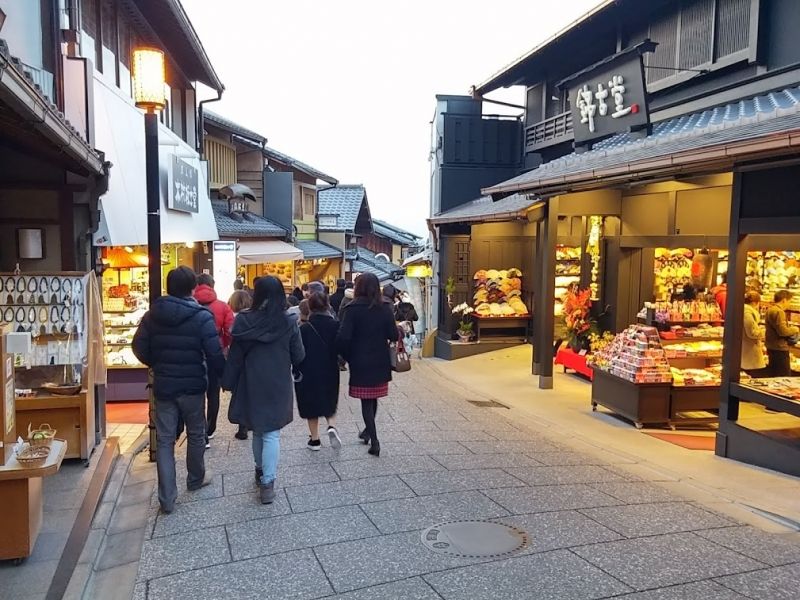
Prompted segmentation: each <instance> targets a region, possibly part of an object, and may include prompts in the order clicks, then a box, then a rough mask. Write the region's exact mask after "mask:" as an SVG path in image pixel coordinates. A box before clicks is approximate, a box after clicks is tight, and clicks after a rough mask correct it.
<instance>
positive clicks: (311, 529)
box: [227, 506, 380, 560]
mask: <svg viewBox="0 0 800 600" xmlns="http://www.w3.org/2000/svg"><path fill="white" fill-rule="evenodd" d="M227 530H228V539H229V540H230V547H231V552H232V553H233V560H243V559H247V558H255V557H257V556H265V555H267V554H278V553H280V552H287V551H289V550H300V549H302V548H308V547H311V546H318V545H321V544H335V543H338V542H346V541H349V540H357V539H361V538H368V537H374V536H376V535H380V532H379V531H378V530H377V529H375V526H374V525H373V524H372V523H371V522H370V520H369V519H368V518H367V516H366V515H365V514H364V513H363V511H362V510H361V509H360V508H358V506H344V507H340V508H329V509H325V510H318V511H314V512H307V513H301V514H293V515H283V516H280V517H272V518H270V519H259V520H257V521H248V522H247V523H235V524H233V525H228V526H227Z"/></svg>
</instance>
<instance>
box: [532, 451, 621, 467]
mask: <svg viewBox="0 0 800 600" xmlns="http://www.w3.org/2000/svg"><path fill="white" fill-rule="evenodd" d="M533 456H534V457H535V458H536V460H538V461H539V462H540V463H542V464H543V465H550V466H559V465H606V464H609V463H608V461H605V460H603V459H602V458H599V457H597V456H592V455H591V454H585V453H583V452H572V451H568V452H536V453H534V454H533Z"/></svg>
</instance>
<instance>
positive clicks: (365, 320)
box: [337, 273, 398, 456]
mask: <svg viewBox="0 0 800 600" xmlns="http://www.w3.org/2000/svg"><path fill="white" fill-rule="evenodd" d="M397 340H398V333H397V323H395V320H394V314H393V313H392V308H391V306H390V305H389V304H388V303H385V302H384V301H383V299H382V298H381V287H380V283H378V278H377V277H375V275H373V274H371V273H363V274H361V275H359V276H358V279H356V287H355V298H354V299H353V301H352V302H351V303H350V304H348V305H347V306H346V307H345V308H344V310H343V313H342V324H341V327H340V329H339V336H338V337H337V345H338V347H339V352H340V353H341V355H342V356H343V357H344V358H345V360H347V362H348V364H349V365H350V396H351V397H352V398H359V399H360V400H361V414H362V416H363V417H364V425H365V426H366V429H365V430H364V431H363V432H362V433H361V434H360V435H359V437H360V438H361V439H362V440H364V443H371V446H370V449H369V453H370V454H372V455H374V456H380V453H381V445H380V442H379V441H378V432H377V430H376V429H375V414H376V412H377V410H378V398H384V397H386V396H388V395H389V382H390V381H391V380H392V364H391V358H390V355H389V343H390V342H396V341H397Z"/></svg>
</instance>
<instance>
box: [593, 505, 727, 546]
mask: <svg viewBox="0 0 800 600" xmlns="http://www.w3.org/2000/svg"><path fill="white" fill-rule="evenodd" d="M581 512H582V513H583V514H585V515H586V516H588V517H590V518H592V519H594V520H595V521H597V522H599V523H602V524H603V525H605V526H606V527H608V528H609V529H613V530H614V531H616V532H618V533H621V534H622V535H624V536H625V537H629V538H632V537H642V536H648V535H661V534H665V533H680V532H682V531H695V530H698V529H711V528H714V527H726V526H729V525H733V523H732V522H731V521H729V520H728V519H723V518H722V517H719V516H717V515H715V514H712V513H710V512H708V511H706V510H703V509H701V508H697V507H696V506H692V505H691V504H689V503H687V502H663V503H657V504H630V505H627V506H607V507H602V508H589V509H583V510H581Z"/></svg>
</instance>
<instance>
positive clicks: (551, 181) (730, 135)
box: [483, 87, 800, 196]
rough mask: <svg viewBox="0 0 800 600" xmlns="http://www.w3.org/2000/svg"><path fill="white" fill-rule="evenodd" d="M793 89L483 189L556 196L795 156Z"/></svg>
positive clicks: (620, 138)
mask: <svg viewBox="0 0 800 600" xmlns="http://www.w3.org/2000/svg"><path fill="white" fill-rule="evenodd" d="M798 147H800V87H794V88H789V89H785V90H781V91H777V92H770V93H769V94H766V95H763V96H758V97H755V98H748V99H745V100H740V101H737V102H733V103H731V104H727V105H723V106H717V107H715V108H711V109H708V110H705V111H702V112H698V113H693V114H689V115H683V116H680V117H675V118H674V119H669V120H666V121H662V122H660V123H656V124H654V125H653V133H652V134H651V135H650V136H648V137H646V138H641V139H637V138H635V137H634V136H632V135H631V134H629V133H621V134H617V135H614V136H612V137H610V138H608V139H605V140H603V141H601V142H599V143H597V144H595V146H594V148H593V149H592V150H590V151H588V152H583V153H580V154H578V153H572V154H569V155H567V156H563V157H561V158H557V159H556V160H552V161H550V162H547V163H545V164H543V165H541V166H540V167H538V168H537V169H534V170H532V171H529V172H527V173H524V174H522V175H520V176H518V177H515V178H513V179H510V180H508V181H505V182H503V183H499V184H497V185H494V186H491V187H489V188H486V189H484V190H483V193H484V194H497V195H500V194H508V193H526V194H538V195H548V196H552V195H556V194H560V193H568V192H577V191H585V190H591V189H599V188H602V187H608V186H609V185H614V184H617V183H623V182H624V183H629V182H632V181H647V180H652V179H654V178H661V177H675V176H678V175H697V174H703V173H712V172H720V171H725V170H730V169H731V168H733V165H734V164H736V163H738V162H743V161H746V160H752V159H755V158H762V157H769V156H781V155H786V154H796V153H797V148H798Z"/></svg>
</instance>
